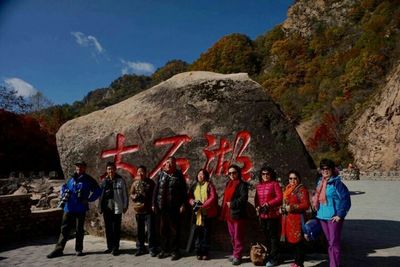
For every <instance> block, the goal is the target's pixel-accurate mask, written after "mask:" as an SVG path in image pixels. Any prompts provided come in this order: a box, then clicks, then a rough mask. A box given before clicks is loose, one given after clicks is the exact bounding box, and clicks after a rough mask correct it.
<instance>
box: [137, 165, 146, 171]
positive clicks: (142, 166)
mask: <svg viewBox="0 0 400 267" xmlns="http://www.w3.org/2000/svg"><path fill="white" fill-rule="evenodd" d="M137 169H138V170H139V169H143V170H144V171H145V172H147V168H146V166H144V165H139V167H137Z"/></svg>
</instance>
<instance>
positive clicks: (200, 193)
mask: <svg viewBox="0 0 400 267" xmlns="http://www.w3.org/2000/svg"><path fill="white" fill-rule="evenodd" d="M207 189H208V182H205V183H203V184H200V183H198V184H197V185H196V188H195V189H194V199H195V200H200V201H201V203H203V204H204V202H205V201H206V200H207V198H208V196H207ZM203 213H205V211H204V210H203V209H200V210H199V211H198V212H197V213H196V225H198V226H203V225H204V221H203Z"/></svg>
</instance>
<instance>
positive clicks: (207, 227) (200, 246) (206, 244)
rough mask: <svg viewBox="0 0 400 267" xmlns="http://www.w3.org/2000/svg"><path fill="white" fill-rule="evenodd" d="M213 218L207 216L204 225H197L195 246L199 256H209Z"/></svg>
mask: <svg viewBox="0 0 400 267" xmlns="http://www.w3.org/2000/svg"><path fill="white" fill-rule="evenodd" d="M212 223H213V219H210V218H205V219H204V225H203V226H196V230H195V237H196V238H195V248H196V254H197V256H208V251H209V249H210V231H211V226H212Z"/></svg>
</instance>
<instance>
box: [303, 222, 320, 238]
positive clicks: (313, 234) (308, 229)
mask: <svg viewBox="0 0 400 267" xmlns="http://www.w3.org/2000/svg"><path fill="white" fill-rule="evenodd" d="M303 232H304V235H307V239H308V240H312V241H313V240H316V239H317V238H318V237H319V235H320V234H321V233H322V227H321V223H320V222H319V220H318V219H311V220H308V221H307V222H306V223H305V224H304V225H303Z"/></svg>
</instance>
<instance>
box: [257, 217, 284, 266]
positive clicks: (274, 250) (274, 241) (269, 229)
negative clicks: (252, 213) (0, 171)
mask: <svg viewBox="0 0 400 267" xmlns="http://www.w3.org/2000/svg"><path fill="white" fill-rule="evenodd" d="M279 222H280V221H279V219H261V228H262V230H263V232H264V235H265V239H266V242H265V243H266V247H267V249H268V251H269V258H268V260H273V261H276V260H278V256H279V255H278V254H279V226H280V223H279Z"/></svg>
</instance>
